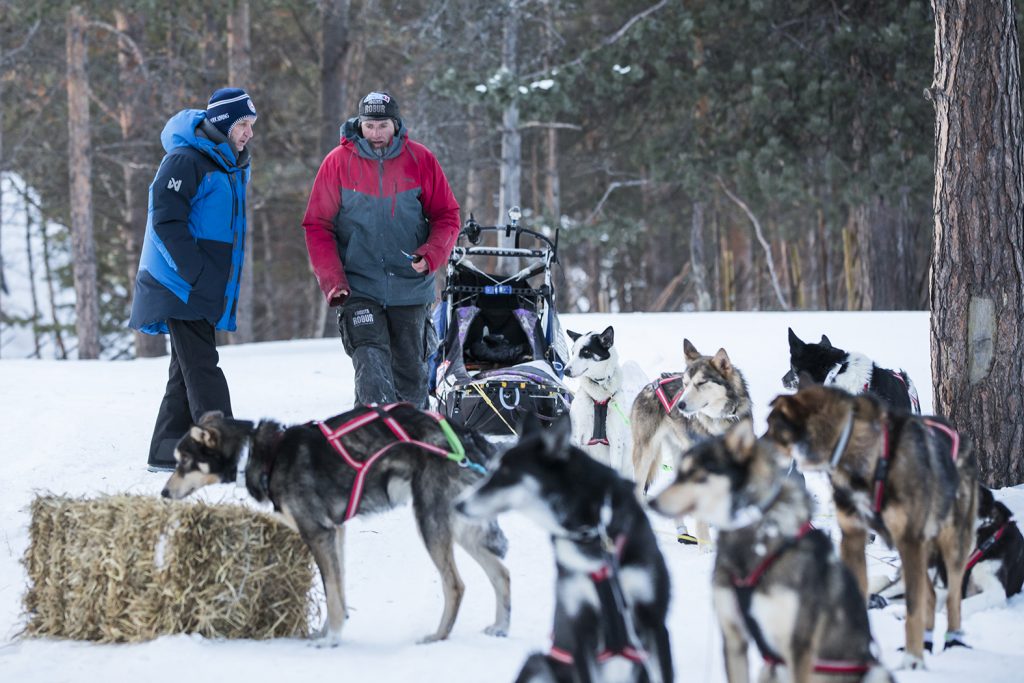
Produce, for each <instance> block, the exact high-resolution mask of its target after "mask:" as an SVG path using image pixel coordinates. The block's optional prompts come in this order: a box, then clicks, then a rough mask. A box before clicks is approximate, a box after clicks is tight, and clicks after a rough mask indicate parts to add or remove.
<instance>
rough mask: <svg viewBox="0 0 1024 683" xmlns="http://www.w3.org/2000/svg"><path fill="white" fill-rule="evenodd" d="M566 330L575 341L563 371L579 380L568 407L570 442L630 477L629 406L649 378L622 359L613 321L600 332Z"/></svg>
mask: <svg viewBox="0 0 1024 683" xmlns="http://www.w3.org/2000/svg"><path fill="white" fill-rule="evenodd" d="M566 332H567V333H568V335H569V337H570V338H571V339H572V340H573V346H572V351H571V352H570V353H569V362H568V363H567V364H566V366H565V374H566V376H567V377H574V378H577V379H579V388H578V389H577V390H576V395H575V396H574V397H573V402H572V406H571V407H570V408H569V420H570V421H571V422H572V441H573V443H574V444H576V445H577V446H579V447H580V448H582V449H583V451H584V452H586V453H587V455H589V456H590V457H592V458H594V459H595V460H597V461H598V462H601V463H604V464H605V465H608V466H609V467H611V468H612V469H613V470H615V471H616V472H618V473H619V474H620V475H621V476H623V477H625V478H627V479H632V478H633V435H632V432H631V430H630V427H629V411H630V409H631V408H632V406H633V399H635V398H636V395H637V393H639V391H640V388H641V387H643V386H644V385H645V384H646V383H647V378H646V377H645V376H644V374H643V370H641V369H640V367H639V366H638V365H637V364H636V363H632V362H630V363H627V364H625V365H622V364H620V363H619V353H618V351H617V350H616V349H615V330H614V329H612V327H611V326H608V327H607V328H605V330H604V332H600V333H598V332H587V333H586V334H579V333H578V332H573V331H572V330H567V331H566Z"/></svg>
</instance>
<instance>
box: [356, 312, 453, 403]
mask: <svg viewBox="0 0 1024 683" xmlns="http://www.w3.org/2000/svg"><path fill="white" fill-rule="evenodd" d="M338 329H339V331H340V332H341V341H342V343H343V344H344V345H345V353H347V354H348V355H349V356H351V358H352V367H353V368H355V375H356V376H355V384H356V387H355V388H356V403H357V404H362V405H369V404H371V403H395V402H398V401H407V402H409V403H411V404H413V405H414V406H416V407H418V408H426V407H427V359H428V358H429V357H430V356H431V354H433V353H434V350H435V349H436V347H437V335H436V333H435V332H434V328H433V325H431V324H430V305H429V304H427V305H419V306H388V307H387V308H384V307H383V306H381V305H380V304H378V303H376V302H374V301H370V300H367V299H354V300H353V299H350V300H348V301H346V302H345V305H344V306H342V307H341V310H340V311H339V312H338Z"/></svg>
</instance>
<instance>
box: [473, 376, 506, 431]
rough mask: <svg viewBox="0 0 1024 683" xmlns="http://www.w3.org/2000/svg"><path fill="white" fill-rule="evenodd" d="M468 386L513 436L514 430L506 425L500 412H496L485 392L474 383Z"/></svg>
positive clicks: (496, 409)
mask: <svg viewBox="0 0 1024 683" xmlns="http://www.w3.org/2000/svg"><path fill="white" fill-rule="evenodd" d="M470 386H471V387H473V388H474V389H476V393H478V394H480V398H482V399H483V400H484V403H486V404H487V406H488V407H489V408H490V409H491V410H493V411H494V414H495V415H497V416H498V417H499V418H500V419H501V421H502V422H504V423H505V426H506V427H508V431H510V432H512V434H513V435H515V433H516V430H515V428H514V427H512V425H510V424H509V423H508V420H506V419H505V416H504V415H502V414H501V411H500V410H498V408H497V407H496V406H495V405H494V402H493V401H491V399H490V397H488V396H487V392H485V391H484V390H483V389H481V388H480V385H479V384H475V383H474V384H470Z"/></svg>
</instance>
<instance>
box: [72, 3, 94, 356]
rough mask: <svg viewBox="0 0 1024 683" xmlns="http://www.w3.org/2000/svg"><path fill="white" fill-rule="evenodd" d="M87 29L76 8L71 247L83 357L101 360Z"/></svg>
mask: <svg viewBox="0 0 1024 683" xmlns="http://www.w3.org/2000/svg"><path fill="white" fill-rule="evenodd" d="M85 30H86V21H85V17H84V16H83V15H82V10H81V8H80V7H78V6H77V5H76V6H74V7H72V8H71V10H70V11H69V12H68V23H67V59H68V66H67V69H68V148H69V149H68V175H69V176H70V178H69V180H70V192H69V195H70V196H69V199H70V204H71V245H72V258H73V259H74V278H75V332H76V333H77V335H78V357H79V358H81V359H92V358H99V355H100V323H99V315H100V314H99V298H98V295H97V287H96V245H95V243H94V241H93V229H92V150H91V149H90V146H91V138H90V128H89V126H90V122H89V80H88V74H87V73H86V63H87V55H86V45H85Z"/></svg>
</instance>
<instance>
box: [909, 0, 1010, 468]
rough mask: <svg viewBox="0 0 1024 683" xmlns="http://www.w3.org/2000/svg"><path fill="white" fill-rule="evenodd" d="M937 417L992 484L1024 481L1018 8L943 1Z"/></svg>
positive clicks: (939, 14)
mask: <svg viewBox="0 0 1024 683" xmlns="http://www.w3.org/2000/svg"><path fill="white" fill-rule="evenodd" d="M932 7H933V9H934V12H935V73H934V81H933V83H932V87H931V89H930V90H929V94H930V97H931V100H932V102H933V104H934V105H935V123H936V126H935V195H934V210H935V233H934V240H933V246H932V268H931V283H930V290H931V291H930V295H931V313H932V316H931V356H932V383H933V388H934V396H935V407H936V412H938V413H939V414H942V415H946V416H947V417H949V418H950V419H951V420H952V421H953V423H954V424H955V425H956V426H957V428H958V429H960V430H961V431H962V432H963V433H964V434H966V435H967V436H969V437H970V439H971V441H972V442H973V444H974V447H975V450H976V453H977V454H978V459H979V463H980V466H981V473H982V481H983V482H985V483H986V484H988V485H989V486H995V487H1001V486H1012V485H1015V484H1020V483H1021V482H1024V456H1022V452H1024V448H1022V447H1024V421H1022V420H1021V416H1022V415H1024V404H1022V393H1021V390H1020V386H1021V381H1022V379H1024V336H1022V321H1024V293H1022V287H1024V282H1022V273H1024V214H1022V211H1024V163H1022V151H1024V148H1022V140H1021V126H1022V124H1024V121H1022V117H1021V109H1020V105H1021V99H1020V87H1021V83H1020V62H1019V45H1018V38H1017V25H1016V21H1015V16H1014V10H1015V6H1014V3H1012V2H1011V0H1000V1H999V2H987V3H976V2H970V0H932Z"/></svg>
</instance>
